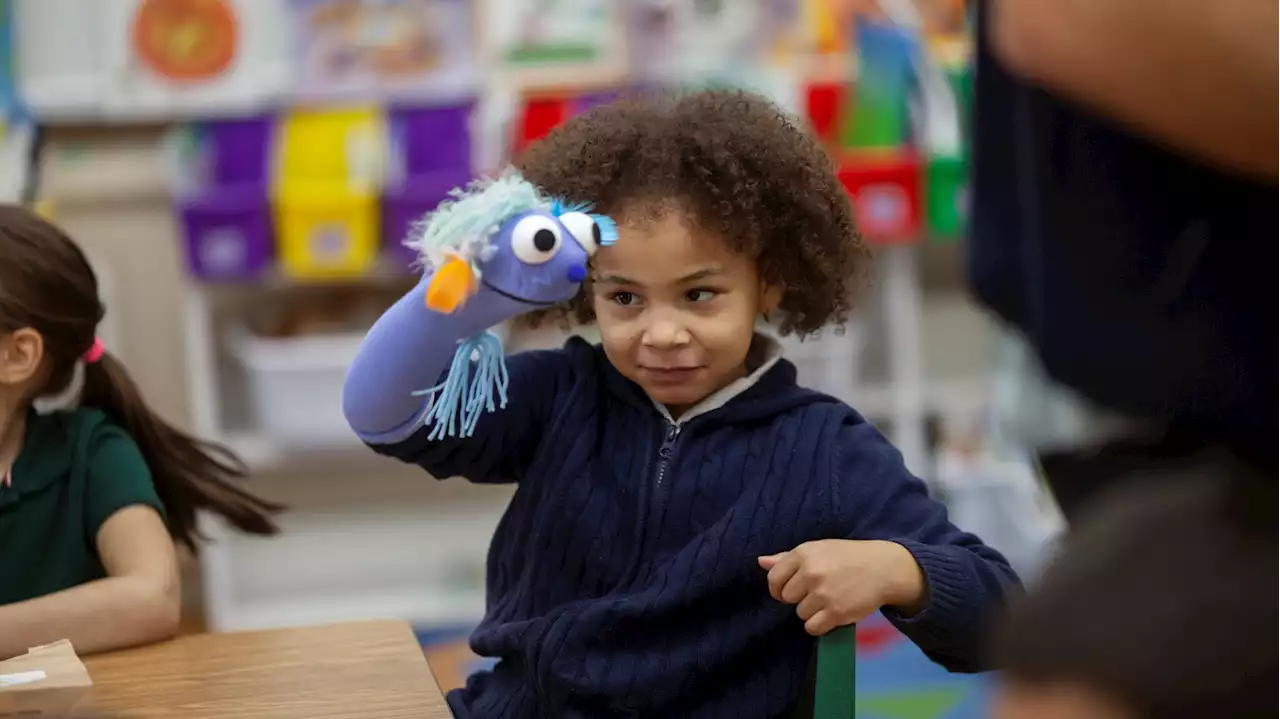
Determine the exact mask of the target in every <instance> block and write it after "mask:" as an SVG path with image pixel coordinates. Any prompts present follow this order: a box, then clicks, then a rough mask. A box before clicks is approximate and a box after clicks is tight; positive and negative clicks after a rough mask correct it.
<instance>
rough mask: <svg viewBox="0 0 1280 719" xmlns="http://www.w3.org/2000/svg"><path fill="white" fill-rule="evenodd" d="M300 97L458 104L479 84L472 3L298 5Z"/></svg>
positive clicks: (332, 1)
mask: <svg viewBox="0 0 1280 719" xmlns="http://www.w3.org/2000/svg"><path fill="white" fill-rule="evenodd" d="M291 5H292V9H293V11H294V22H295V28H296V36H297V53H298V60H297V62H298V67H297V73H296V75H297V77H296V80H297V83H296V87H295V93H296V95H298V96H300V97H301V98H304V99H317V100H325V99H335V98H351V97H357V98H359V99H365V100H370V99H383V98H389V97H397V98H409V97H411V98H417V99H455V98H461V97H464V96H466V95H470V94H474V92H475V88H476V84H477V81H478V73H477V62H476V57H475V53H474V51H473V49H474V47H475V44H476V43H475V33H474V31H473V25H472V16H471V10H470V3H469V2H468V0H291Z"/></svg>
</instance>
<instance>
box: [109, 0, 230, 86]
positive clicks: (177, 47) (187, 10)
mask: <svg viewBox="0 0 1280 719" xmlns="http://www.w3.org/2000/svg"><path fill="white" fill-rule="evenodd" d="M131 34H132V41H133V52H134V56H135V58H136V59H137V61H138V68H139V69H140V70H141V71H143V72H146V73H148V74H149V75H150V76H151V77H152V78H154V79H157V80H159V81H161V82H167V83H171V84H174V85H187V84H200V83H204V82H208V81H211V80H216V79H218V78H219V77H221V76H223V75H224V74H225V73H227V72H228V71H229V70H231V67H232V63H234V62H235V60H236V56H237V54H238V52H239V50H240V20H239V18H238V17H237V15H236V11H235V9H234V8H232V7H231V5H230V4H229V3H228V2H227V0H141V2H139V3H138V4H137V6H136V9H135V11H134V16H133V27H132V33H131Z"/></svg>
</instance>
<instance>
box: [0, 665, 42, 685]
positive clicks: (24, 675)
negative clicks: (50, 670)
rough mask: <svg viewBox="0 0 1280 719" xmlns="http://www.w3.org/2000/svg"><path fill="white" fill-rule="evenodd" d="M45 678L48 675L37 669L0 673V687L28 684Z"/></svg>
mask: <svg viewBox="0 0 1280 719" xmlns="http://www.w3.org/2000/svg"><path fill="white" fill-rule="evenodd" d="M46 678H48V675H47V674H45V673H44V672H43V671H41V670H39V669H37V670H35V671H31V672H14V673H13V674H0V687H15V686H17V685H19V684H30V683H31V682H38V681H40V680H42V679H46Z"/></svg>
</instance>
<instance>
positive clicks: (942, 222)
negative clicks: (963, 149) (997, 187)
mask: <svg viewBox="0 0 1280 719" xmlns="http://www.w3.org/2000/svg"><path fill="white" fill-rule="evenodd" d="M968 179H969V178H968V168H967V167H966V166H965V161H964V158H962V157H960V156H958V155H936V156H934V157H932V158H930V159H929V164H928V167H927V168H926V169H925V173H924V196H925V221H926V224H927V225H928V227H929V233H930V236H931V238H932V239H934V240H943V241H952V240H955V239H956V238H958V237H959V236H960V235H961V233H963V232H964V228H965V223H966V222H968V218H969V207H968V203H969V185H968Z"/></svg>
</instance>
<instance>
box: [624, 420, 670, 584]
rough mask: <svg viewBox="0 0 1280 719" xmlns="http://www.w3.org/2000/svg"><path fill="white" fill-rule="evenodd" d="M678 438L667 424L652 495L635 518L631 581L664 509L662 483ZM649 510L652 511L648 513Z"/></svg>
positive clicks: (642, 561)
mask: <svg viewBox="0 0 1280 719" xmlns="http://www.w3.org/2000/svg"><path fill="white" fill-rule="evenodd" d="M679 436H680V426H679V425H676V424H671V423H667V425H666V429H665V430H664V431H663V435H662V444H661V445H660V446H659V447H658V469H657V472H655V473H654V478H653V487H652V489H651V491H652V493H653V494H652V496H651V497H650V498H649V499H648V501H642V502H641V505H640V514H639V516H638V517H637V519H638V522H637V530H638V532H639V540H640V541H639V543H638V544H637V546H636V554H635V559H634V560H633V561H632V563H631V569H630V570H629V571H628V573H627V574H628V576H629V577H630V578H632V579H634V578H635V576H636V574H637V573H638V572H639V571H640V567H641V566H642V565H643V564H644V556H645V549H646V548H647V547H648V545H649V535H650V534H651V533H653V531H654V529H653V523H654V522H656V521H658V518H660V517H661V516H662V512H663V510H664V508H665V507H666V493H665V492H663V487H662V483H663V481H664V480H666V478H667V467H669V466H670V465H671V457H672V455H673V454H674V449H675V443H676V438H677V437H679ZM650 508H651V509H652V511H649V510H650ZM650 518H652V519H653V521H652V522H651V521H649V520H650Z"/></svg>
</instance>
